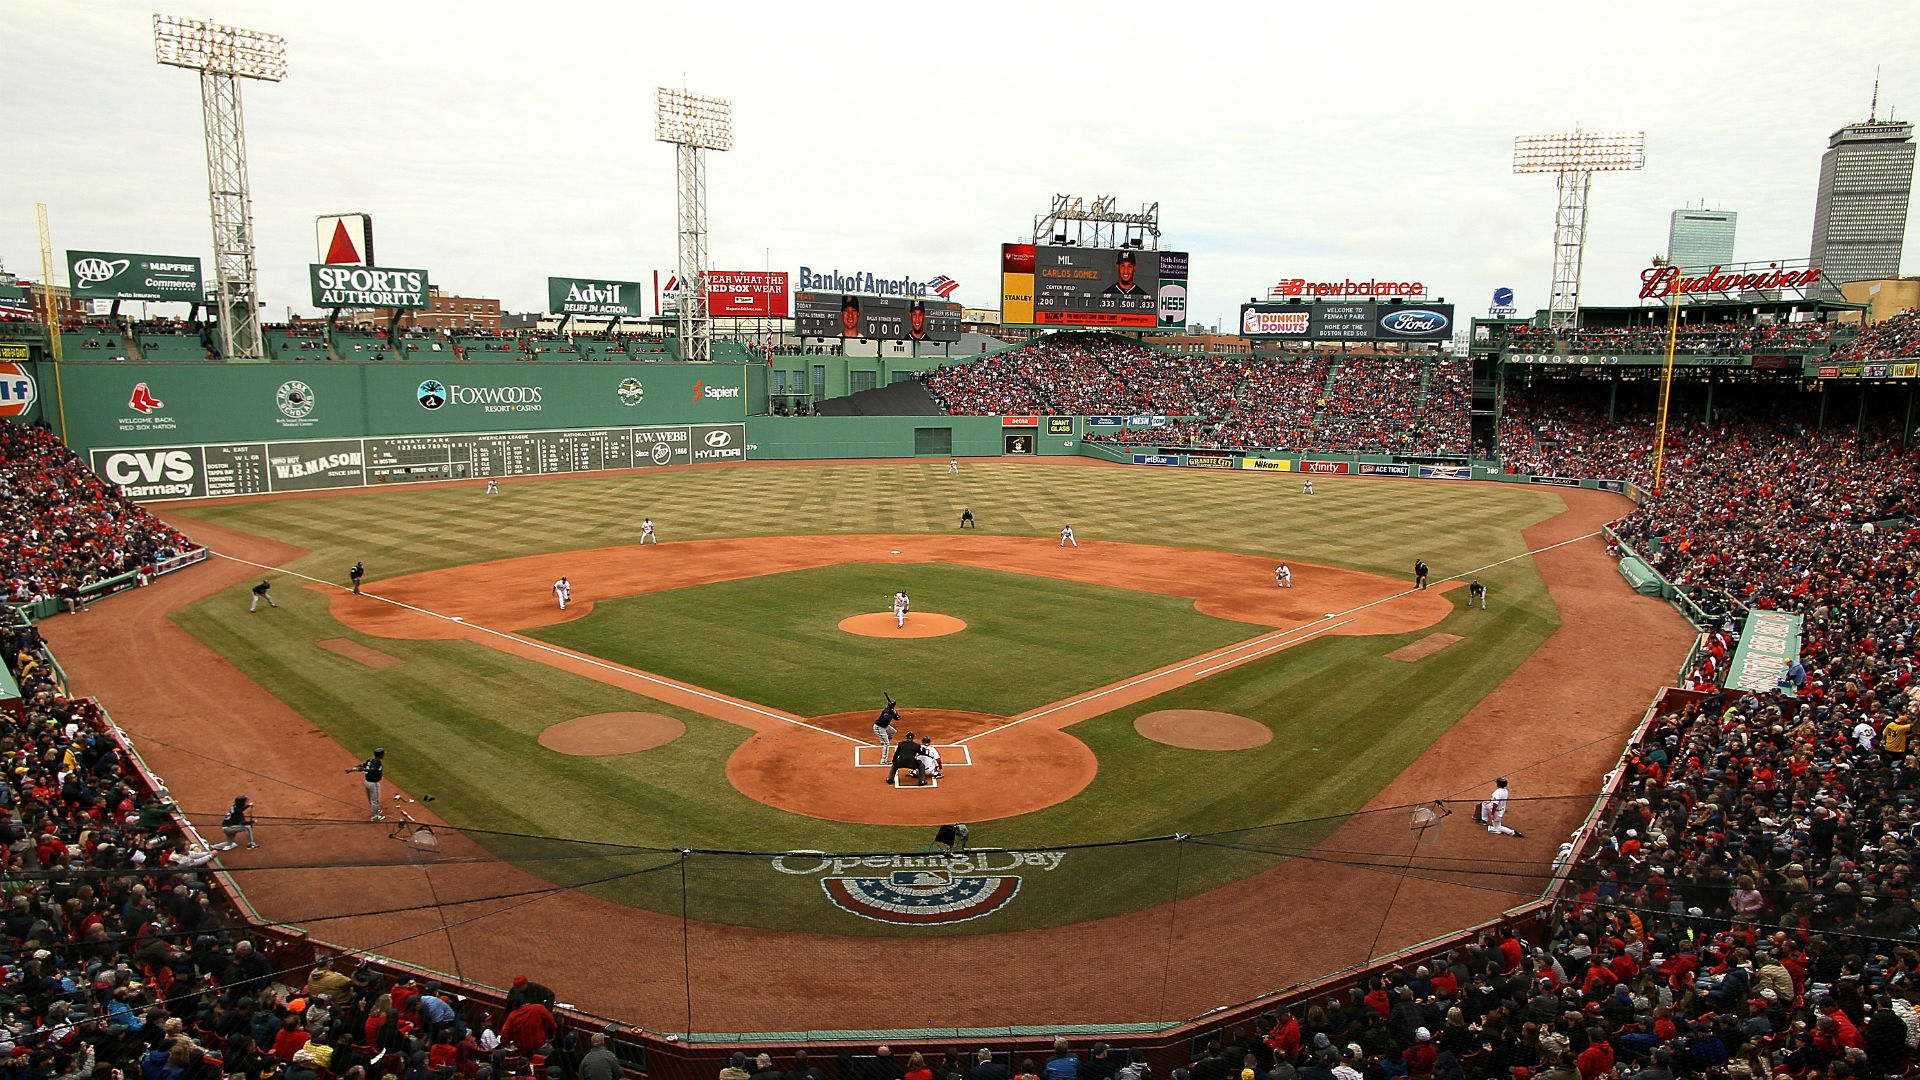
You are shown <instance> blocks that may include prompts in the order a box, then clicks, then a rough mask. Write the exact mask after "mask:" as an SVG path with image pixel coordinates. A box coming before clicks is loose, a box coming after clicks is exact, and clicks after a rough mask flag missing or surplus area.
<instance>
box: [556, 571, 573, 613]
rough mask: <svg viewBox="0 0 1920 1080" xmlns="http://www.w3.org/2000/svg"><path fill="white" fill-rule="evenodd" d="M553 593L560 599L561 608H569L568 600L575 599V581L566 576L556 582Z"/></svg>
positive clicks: (562, 609) (563, 609)
mask: <svg viewBox="0 0 1920 1080" xmlns="http://www.w3.org/2000/svg"><path fill="white" fill-rule="evenodd" d="M553 595H554V597H555V598H556V599H558V600H559V601H560V610H561V611H565V610H567V601H568V600H571V599H573V582H571V581H568V580H567V579H566V578H564V577H563V578H561V579H560V580H559V581H556V582H554V583H553Z"/></svg>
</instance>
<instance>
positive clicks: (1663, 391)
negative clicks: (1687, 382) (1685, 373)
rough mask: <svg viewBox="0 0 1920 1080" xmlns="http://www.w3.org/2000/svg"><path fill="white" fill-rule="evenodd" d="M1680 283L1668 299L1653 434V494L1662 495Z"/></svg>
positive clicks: (1677, 334)
mask: <svg viewBox="0 0 1920 1080" xmlns="http://www.w3.org/2000/svg"><path fill="white" fill-rule="evenodd" d="M1679 285H1680V282H1679V279H1678V278H1675V280H1674V290H1673V292H1672V294H1671V295H1669V296H1668V297H1667V362H1666V364H1665V366H1663V367H1662V368H1661V369H1660V419H1659V423H1658V425H1657V426H1656V427H1655V429H1654V433H1653V493H1654V494H1655V495H1658V494H1660V473H1661V468H1662V466H1663V465H1664V464H1665V463H1666V460H1667V405H1668V403H1669V402H1670V401H1671V400H1672V399H1673V350H1674V346H1675V345H1677V344H1678V343H1679V340H1680V296H1681V293H1680V288H1679Z"/></svg>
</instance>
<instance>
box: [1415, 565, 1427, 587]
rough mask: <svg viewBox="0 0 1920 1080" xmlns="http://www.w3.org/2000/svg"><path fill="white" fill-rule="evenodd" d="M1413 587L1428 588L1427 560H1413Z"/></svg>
mask: <svg viewBox="0 0 1920 1080" xmlns="http://www.w3.org/2000/svg"><path fill="white" fill-rule="evenodd" d="M1413 587H1414V588H1416V589H1424V588H1426V587H1427V560H1425V559H1415V560H1413Z"/></svg>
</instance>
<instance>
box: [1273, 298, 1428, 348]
mask: <svg viewBox="0 0 1920 1080" xmlns="http://www.w3.org/2000/svg"><path fill="white" fill-rule="evenodd" d="M1240 332H1241V333H1242V334H1244V335H1245V336H1247V337H1253V338H1282V339H1284V338H1294V339H1297V340H1301V341H1446V340H1448V339H1449V338H1451V337H1452V336H1453V305H1452V304H1371V303H1364V304H1349V303H1336V304H1242V305H1240Z"/></svg>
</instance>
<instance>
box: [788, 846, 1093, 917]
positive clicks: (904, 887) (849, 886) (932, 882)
mask: <svg viewBox="0 0 1920 1080" xmlns="http://www.w3.org/2000/svg"><path fill="white" fill-rule="evenodd" d="M1066 857H1067V854H1066V852H1064V851H983V852H978V853H975V852H967V853H964V854H953V855H946V854H938V855H827V854H824V853H819V852H810V851H807V852H803V851H795V852H790V853H788V854H786V855H776V856H774V858H773V868H774V869H775V870H778V871H780V872H781V873H783V874H796V875H809V874H821V873H824V874H826V876H825V877H822V878H821V879H820V888H821V889H823V890H824V891H825V892H826V894H827V899H828V900H831V901H833V905H834V906H835V907H837V908H839V909H840V910H842V911H845V912H847V913H848V914H851V915H858V916H860V917H861V918H863V919H871V920H873V921H874V922H883V923H893V924H895V925H898V926H929V925H933V924H937V923H957V922H966V921H968V920H970V919H978V918H980V917H981V916H983V915H991V914H993V913H994V912H996V911H998V910H1000V909H1001V908H1003V907H1005V906H1007V904H1008V903H1009V902H1010V901H1011V900H1012V899H1013V898H1014V897H1015V896H1018V895H1019V894H1020V885H1021V878H1020V875H1019V874H1016V873H1012V871H1014V870H1018V869H1020V868H1022V867H1027V868H1030V869H1035V870H1040V871H1042V872H1044V871H1048V870H1054V869H1058V868H1059V866H1060V864H1061V863H1062V862H1063V861H1065V859H1066ZM853 869H863V870H864V869H872V870H883V871H885V873H884V874H882V875H879V876H874V877H865V876H854V875H847V874H845V871H847V870H853Z"/></svg>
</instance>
